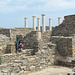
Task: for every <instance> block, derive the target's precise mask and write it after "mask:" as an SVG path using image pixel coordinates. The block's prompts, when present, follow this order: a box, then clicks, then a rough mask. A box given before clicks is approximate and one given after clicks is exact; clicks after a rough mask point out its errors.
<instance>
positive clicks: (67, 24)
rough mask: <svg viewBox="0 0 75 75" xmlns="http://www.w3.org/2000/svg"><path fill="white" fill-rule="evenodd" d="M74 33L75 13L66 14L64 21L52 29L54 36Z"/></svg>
mask: <svg viewBox="0 0 75 75" xmlns="http://www.w3.org/2000/svg"><path fill="white" fill-rule="evenodd" d="M72 34H75V15H70V16H65V17H64V20H63V22H62V23H61V24H60V25H59V26H56V27H55V28H54V29H53V31H52V35H53V36H71V35H72Z"/></svg>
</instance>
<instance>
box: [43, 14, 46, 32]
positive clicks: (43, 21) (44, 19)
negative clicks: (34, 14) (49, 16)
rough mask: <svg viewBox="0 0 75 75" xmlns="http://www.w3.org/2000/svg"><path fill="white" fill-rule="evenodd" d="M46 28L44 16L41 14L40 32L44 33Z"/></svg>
mask: <svg viewBox="0 0 75 75" xmlns="http://www.w3.org/2000/svg"><path fill="white" fill-rule="evenodd" d="M45 31H46V28H45V14H42V32H45Z"/></svg>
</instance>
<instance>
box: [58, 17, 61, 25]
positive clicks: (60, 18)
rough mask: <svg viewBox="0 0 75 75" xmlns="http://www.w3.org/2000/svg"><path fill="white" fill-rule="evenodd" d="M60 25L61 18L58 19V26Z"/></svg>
mask: <svg viewBox="0 0 75 75" xmlns="http://www.w3.org/2000/svg"><path fill="white" fill-rule="evenodd" d="M60 24H61V17H58V25H60Z"/></svg>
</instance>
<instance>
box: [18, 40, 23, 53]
mask: <svg viewBox="0 0 75 75" xmlns="http://www.w3.org/2000/svg"><path fill="white" fill-rule="evenodd" d="M22 47H23V43H22V41H20V42H19V46H18V51H19V52H21V51H22Z"/></svg>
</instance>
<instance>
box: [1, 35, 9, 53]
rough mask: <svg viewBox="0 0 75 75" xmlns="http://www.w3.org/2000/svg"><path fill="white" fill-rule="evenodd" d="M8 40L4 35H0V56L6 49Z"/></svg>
mask: <svg viewBox="0 0 75 75" xmlns="http://www.w3.org/2000/svg"><path fill="white" fill-rule="evenodd" d="M9 41H10V38H9V37H7V36H6V35H3V34H0V52H1V54H3V53H5V52H6V51H5V49H6V48H7V45H8V44H9Z"/></svg>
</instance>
